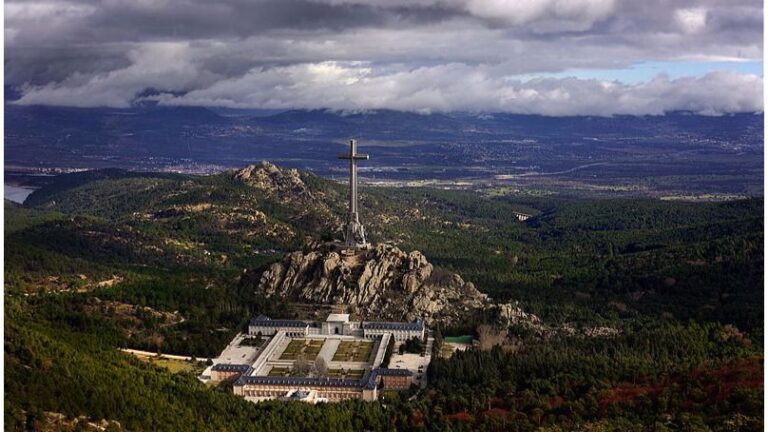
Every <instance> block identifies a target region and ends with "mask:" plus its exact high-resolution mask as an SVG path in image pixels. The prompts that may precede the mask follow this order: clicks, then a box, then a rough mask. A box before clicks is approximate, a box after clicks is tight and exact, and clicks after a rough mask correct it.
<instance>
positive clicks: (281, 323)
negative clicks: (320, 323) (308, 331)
mask: <svg viewBox="0 0 768 432" xmlns="http://www.w3.org/2000/svg"><path fill="white" fill-rule="evenodd" d="M251 325H252V326H258V327H295V328H302V327H307V326H310V325H311V324H310V323H308V322H305V321H299V320H273V319H271V318H270V317H268V316H265V315H259V316H257V317H256V318H253V319H251Z"/></svg>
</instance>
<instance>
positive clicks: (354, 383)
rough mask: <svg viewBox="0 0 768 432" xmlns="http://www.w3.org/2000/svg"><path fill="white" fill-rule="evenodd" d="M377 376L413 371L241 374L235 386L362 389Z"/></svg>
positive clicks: (372, 387) (380, 370) (373, 385)
mask: <svg viewBox="0 0 768 432" xmlns="http://www.w3.org/2000/svg"><path fill="white" fill-rule="evenodd" d="M379 376H413V372H411V371H410V370H408V369H387V368H376V369H374V370H372V371H371V372H369V373H368V374H367V375H366V376H364V377H363V378H362V379H359V380H355V379H342V378H328V377H277V376H257V375H248V374H243V375H242V376H240V378H238V379H237V381H235V383H234V385H235V386H243V385H246V384H264V385H283V386H317V387H350V388H355V387H361V388H364V389H369V390H370V389H374V388H376V384H377V382H376V381H377V378H378V377H379Z"/></svg>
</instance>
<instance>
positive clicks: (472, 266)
mask: <svg viewBox="0 0 768 432" xmlns="http://www.w3.org/2000/svg"><path fill="white" fill-rule="evenodd" d="M361 195H362V196H361V207H362V213H361V218H362V220H363V221H364V223H365V224H366V228H367V231H368V232H369V235H370V238H371V240H372V241H374V242H390V243H393V244H396V245H398V247H400V248H401V249H403V250H420V251H421V252H423V253H424V254H425V255H426V256H427V257H428V258H429V260H430V261H431V262H432V263H434V264H437V265H440V266H443V267H445V268H447V269H449V270H451V271H454V272H457V273H459V274H461V275H462V277H463V278H464V279H465V280H469V281H472V282H474V283H475V285H476V286H477V287H478V289H479V290H480V291H483V292H485V293H488V294H489V295H490V296H491V297H493V298H494V299H498V300H503V301H512V302H514V301H517V302H519V305H520V306H521V307H522V308H523V309H524V310H526V311H528V312H532V313H535V314H537V315H539V316H540V317H541V318H542V319H543V320H544V322H545V323H547V324H548V325H551V326H559V327H571V328H582V327H587V326H606V327H610V328H613V329H615V330H617V331H618V333H617V334H616V335H615V336H601V337H583V336H577V335H576V334H574V335H569V334H565V333H560V334H556V335H550V334H537V333H536V332H530V331H528V330H527V329H525V328H510V329H505V330H504V331H505V332H508V337H509V338H510V339H512V340H514V341H516V345H515V346H516V347H517V348H516V350H514V351H511V350H501V349H498V348H497V349H493V350H490V351H480V350H470V351H467V352H466V353H464V354H460V355H458V354H457V355H455V356H453V357H452V358H450V359H442V360H438V361H436V362H435V363H434V364H433V366H432V367H431V368H430V371H429V376H430V379H431V382H432V385H430V388H428V389H427V391H426V392H422V393H419V394H418V395H417V396H416V398H414V399H412V400H408V399H407V395H404V396H403V397H402V399H397V400H391V401H389V403H388V404H386V406H382V405H379V404H353V403H344V404H339V405H331V406H324V407H310V406H304V405H298V404H288V405H283V404H265V405H258V406H254V405H252V404H248V403H246V402H244V401H242V400H239V399H237V398H234V397H232V396H231V395H228V394H226V392H220V391H216V390H211V389H206V388H205V386H203V385H202V384H200V383H198V382H197V381H196V380H194V379H193V377H192V376H190V375H184V374H176V375H172V374H170V373H169V372H167V371H164V370H161V369H157V368H154V367H153V366H150V365H147V364H144V363H141V362H138V361H136V360H134V359H132V358H130V357H128V356H126V355H123V354H121V353H118V352H117V351H116V350H115V348H117V347H132V348H140V349H146V350H150V351H162V352H166V353H178V354H185V355H195V356H197V357H209V356H213V355H216V354H217V353H218V352H219V351H220V350H221V348H222V347H223V346H224V345H226V343H227V342H228V341H229V340H230V339H231V337H232V335H233V334H234V333H235V332H237V331H238V330H239V329H240V328H242V326H243V325H244V324H245V322H246V321H247V319H248V318H249V317H250V315H251V314H253V313H255V312H263V313H267V314H268V315H272V316H285V317H287V316H292V315H294V314H297V313H300V312H301V311H300V310H298V309H297V308H296V307H295V306H294V305H291V304H288V303H285V302H282V301H280V300H274V299H265V298H262V297H261V296H259V295H257V294H256V292H255V290H254V286H253V278H251V277H243V276H244V275H246V276H248V275H252V274H258V273H259V272H260V270H261V269H263V268H265V266H266V265H267V264H269V263H271V262H274V261H276V260H278V259H279V258H280V257H281V256H282V254H283V253H284V252H286V251H291V250H297V249H301V248H306V247H307V245H309V244H310V243H312V242H313V241H317V240H329V239H333V238H340V230H339V226H340V221H341V220H342V217H343V214H344V209H345V206H344V202H345V201H344V197H345V187H344V186H343V185H339V184H336V183H333V182H330V181H327V180H325V179H322V178H320V177H317V176H314V175H312V174H308V173H304V172H295V171H289V170H281V169H279V168H277V167H274V166H272V165H270V164H263V165H260V166H256V167H250V168H249V169H246V170H241V171H239V172H227V173H222V174H218V175H213V176H185V175H170V174H158V175H155V174H138V173H128V172H123V171H117V170H110V171H100V172H87V173H77V174H70V175H64V176H61V177H59V178H58V179H57V181H56V182H55V183H54V184H52V185H51V186H49V187H46V188H44V189H41V190H39V191H37V192H35V193H33V194H32V195H31V196H30V197H29V199H28V200H27V202H26V203H25V205H24V206H18V205H13V204H10V203H7V202H6V205H5V215H6V217H5V246H6V248H5V250H6V252H5V262H6V267H5V280H6V287H5V288H6V311H5V312H6V327H5V329H6V346H5V359H6V376H5V378H6V422H7V424H9V425H12V427H11V428H10V429H23V428H24V427H25V426H24V425H25V424H26V425H28V426H29V425H32V424H34V423H35V422H40V421H42V420H41V419H42V418H44V416H43V415H42V413H43V412H57V413H63V414H65V415H68V416H78V415H85V416H88V417H90V418H92V419H94V420H99V419H108V420H116V421H119V422H120V424H121V425H122V426H123V427H125V428H127V429H129V430H158V429H165V430H180V429H197V430H205V429H211V428H212V429H217V430H262V428H263V429H269V430H274V431H279V430H306V429H307V425H313V426H312V427H311V428H314V425H325V426H324V428H330V429H336V430H360V429H368V430H393V429H395V428H397V429H425V430H451V429H453V430H476V429H487V430H535V429H536V428H539V427H541V428H545V429H546V430H553V431H554V430H572V429H574V428H576V427H577V425H579V426H578V427H581V428H583V429H584V430H628V429H629V428H630V427H634V426H635V425H638V424H645V425H657V426H656V427H657V428H658V429H659V430H663V429H662V428H668V429H672V430H677V429H679V430H707V428H710V429H713V430H761V429H762V422H763V419H762V405H761V403H762V402H761V400H762V391H763V389H762V374H763V371H762V355H763V346H762V334H763V327H762V320H763V310H762V296H763V293H762V286H763V201H762V199H750V200H742V201H732V202H723V203H696V204H693V203H682V202H663V201H655V200H601V201H575V200H566V199H561V198H548V199H544V198H529V199H524V200H521V199H512V198H507V197H488V196H483V195H482V194H480V193H472V192H458V191H444V190H437V189H428V188H414V189H408V188H403V189H397V188H373V187H363V188H362V192H361ZM513 211H522V212H525V213H529V214H533V215H534V217H532V218H531V219H529V220H528V221H526V222H525V223H523V222H519V221H517V219H515V218H514V217H513ZM478 324H481V323H480V322H476V323H466V325H464V326H462V327H461V328H443V329H439V331H440V333H441V334H466V333H468V332H469V333H472V332H474V331H475V328H476V327H477V325H478ZM577 334H578V333H577ZM110 383H114V385H112V384H110ZM46 389H48V390H46ZM118 389H119V390H118ZM118 392H120V393H118ZM63 395H68V396H67V397H63ZM116 395H121V396H120V397H118V396H116ZM138 395H141V397H138ZM170 395H173V397H172V398H171V399H169V396H170ZM196 407H198V408H196ZM202 407H206V409H203V408H202ZM279 419H285V420H284V423H279V422H278V420H279ZM280 421H282V420H280ZM179 425H184V426H179ZM558 428H562V429H558ZM734 428H735V429H734Z"/></svg>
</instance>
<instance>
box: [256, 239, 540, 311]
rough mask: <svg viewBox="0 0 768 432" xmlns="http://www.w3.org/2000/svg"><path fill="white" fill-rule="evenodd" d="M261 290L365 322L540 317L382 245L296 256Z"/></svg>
mask: <svg viewBox="0 0 768 432" xmlns="http://www.w3.org/2000/svg"><path fill="white" fill-rule="evenodd" d="M257 289H258V290H259V291H260V292H262V293H264V294H266V295H267V296H280V297H283V298H285V299H287V300H289V301H294V302H302V303H322V304H340V305H346V306H348V307H350V309H351V311H352V312H354V313H355V314H357V315H360V316H361V317H362V318H363V319H384V320H408V321H410V320H415V319H417V318H421V319H424V320H426V321H427V322H428V323H435V322H442V323H445V324H456V323H459V322H461V320H464V319H467V318H469V317H471V316H474V315H476V314H478V313H481V312H483V311H492V312H494V315H495V316H497V317H499V319H500V320H504V322H505V323H511V322H521V321H534V322H538V318H536V317H535V316H533V315H530V314H526V313H525V312H523V311H522V310H520V308H518V307H515V306H512V305H509V304H505V305H498V304H495V303H492V302H491V301H489V299H488V297H487V296H486V295H485V294H483V293H481V292H480V291H478V290H477V288H475V286H474V285H473V284H472V283H471V282H465V281H464V280H463V279H462V278H461V277H460V276H459V275H457V274H455V273H451V272H448V271H446V270H444V269H442V268H439V267H435V266H433V265H432V264H430V263H429V262H428V261H427V259H426V257H424V255H422V254H421V252H418V251H413V252H410V253H406V252H403V251H401V250H400V249H398V248H396V247H394V246H390V245H378V246H376V247H373V248H371V249H369V250H366V251H359V252H357V253H356V254H354V255H349V256H348V255H344V254H342V253H341V251H340V250H337V248H336V247H334V246H333V245H324V246H322V247H319V248H316V249H314V250H310V251H307V252H293V253H290V254H288V255H286V256H285V257H284V259H283V260H282V261H280V262H277V263H275V264H273V265H272V266H270V267H269V268H268V269H267V270H266V271H265V272H264V273H263V274H262V275H261V277H260V279H259V280H258V283H257Z"/></svg>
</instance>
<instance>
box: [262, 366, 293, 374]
mask: <svg viewBox="0 0 768 432" xmlns="http://www.w3.org/2000/svg"><path fill="white" fill-rule="evenodd" d="M290 373H291V369H290V368H282V367H273V368H272V369H270V370H269V374H267V376H288V375H289V374H290Z"/></svg>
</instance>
